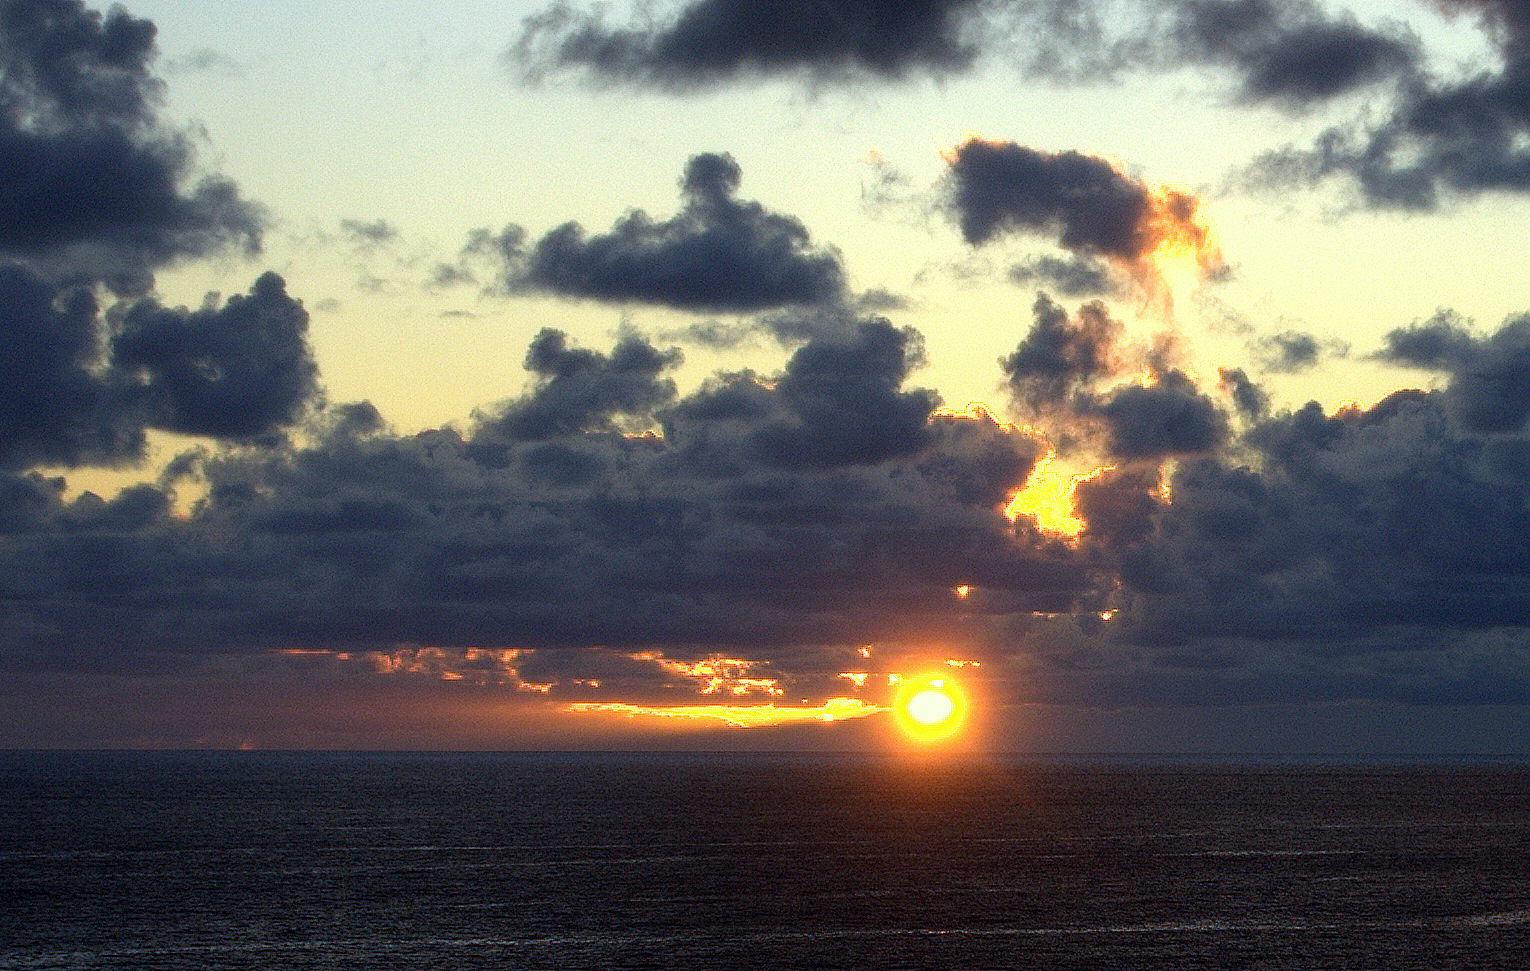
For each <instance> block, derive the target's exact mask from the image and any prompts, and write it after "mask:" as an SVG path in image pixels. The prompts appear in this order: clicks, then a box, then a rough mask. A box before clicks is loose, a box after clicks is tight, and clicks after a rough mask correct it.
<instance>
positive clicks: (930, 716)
mask: <svg viewBox="0 0 1530 971" xmlns="http://www.w3.org/2000/svg"><path fill="white" fill-rule="evenodd" d="M893 713H894V714H895V715H896V716H897V719H898V725H899V727H900V728H902V729H903V731H904V733H905V734H907V735H908V736H909V737H911V738H913V739H915V740H918V741H921V742H933V741H938V740H940V739H945V738H950V737H951V736H953V735H955V734H956V733H957V732H958V731H960V730H961V727H962V721H963V719H964V717H965V715H966V713H967V700H966V696H965V695H964V694H963V693H962V690H961V688H960V687H959V686H957V684H956V683H955V682H954V681H951V680H950V679H949V678H945V677H940V676H930V677H922V678H909V679H905V680H901V681H900V684H899V690H898V699H897V701H896V703H895V704H894V706H893Z"/></svg>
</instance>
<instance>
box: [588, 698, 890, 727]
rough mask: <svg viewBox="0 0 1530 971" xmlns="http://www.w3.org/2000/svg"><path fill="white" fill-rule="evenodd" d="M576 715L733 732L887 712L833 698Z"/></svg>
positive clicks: (609, 708) (600, 708)
mask: <svg viewBox="0 0 1530 971" xmlns="http://www.w3.org/2000/svg"><path fill="white" fill-rule="evenodd" d="M563 710H564V711H566V712H570V713H574V714H588V713H592V712H593V713H604V714H615V715H624V716H626V717H628V718H633V719H637V718H656V719H662V720H673V721H683V722H690V723H693V724H697V725H715V724H722V725H725V726H727V727H729V728H762V727H766V726H770V725H783V724H787V723H789V722H804V721H818V722H837V721H844V720H846V719H850V718H865V717H866V716H867V715H875V714H877V713H878V712H882V711H886V710H887V709H886V708H883V707H880V706H878V705H870V704H867V703H866V702H864V701H861V700H860V699H858V698H830V699H828V700H827V701H825V702H824V703H823V704H821V705H808V706H803V707H790V706H782V705H775V704H768V705H675V706H673V707H667V708H660V707H654V706H650V705H630V704H624V703H621V702H580V703H578V704H573V705H569V706H568V707H566V708H564V709H563Z"/></svg>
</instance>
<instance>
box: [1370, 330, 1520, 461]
mask: <svg viewBox="0 0 1530 971" xmlns="http://www.w3.org/2000/svg"><path fill="white" fill-rule="evenodd" d="M1378 356H1379V357H1380V358H1381V359H1383V360H1390V361H1394V362H1396V363H1399V364H1407V365H1411V366H1414V367H1421V368H1427V369H1430V370H1438V371H1443V372H1445V373H1447V374H1449V375H1450V383H1449V384H1448V385H1447V386H1446V389H1445V399H1446V400H1447V401H1448V402H1449V406H1450V408H1451V411H1452V413H1453V414H1454V415H1455V416H1456V417H1457V418H1458V419H1459V420H1460V421H1461V422H1462V424H1464V425H1465V426H1466V427H1467V428H1468V429H1470V430H1472V431H1475V432H1514V433H1518V432H1522V431H1523V430H1524V426H1525V419H1526V418H1527V417H1530V315H1519V316H1515V317H1511V318H1509V319H1508V320H1507V321H1505V322H1504V324H1503V326H1502V327H1500V328H1499V329H1498V330H1497V331H1496V332H1494V333H1493V334H1491V335H1489V336H1487V337H1483V338H1478V337H1475V336H1474V335H1473V334H1472V333H1471V332H1470V331H1469V330H1467V329H1466V327H1465V324H1464V322H1463V321H1461V320H1460V319H1459V318H1457V317H1455V316H1454V315H1452V314H1449V313H1441V314H1438V315H1436V316H1435V317H1433V318H1431V319H1430V320H1428V321H1426V322H1424V323H1422V324H1416V325H1414V326H1411V327H1405V328H1399V329H1398V330H1394V331H1392V332H1391V333H1390V334H1388V335H1387V337H1386V347H1385V348H1384V349H1383V350H1382V352H1381V353H1380V354H1379V355H1378Z"/></svg>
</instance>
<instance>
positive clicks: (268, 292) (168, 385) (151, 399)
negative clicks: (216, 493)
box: [111, 272, 319, 439]
mask: <svg viewBox="0 0 1530 971" xmlns="http://www.w3.org/2000/svg"><path fill="white" fill-rule="evenodd" d="M114 331H115V332H114V333H113V335H112V338H111V363H112V366H113V368H115V369H116V370H117V371H119V372H120V373H121V374H122V376H123V380H124V381H125V382H126V389H125V395H126V400H127V402H128V404H129V405H130V406H132V407H136V408H141V409H142V410H143V414H144V417H145V421H146V423H147V424H148V425H149V426H150V427H153V428H163V429H166V430H168V431H175V432H180V433H182V434H186V435H208V436H212V437H214V438H230V439H236V438H237V439H249V438H255V437H258V436H261V435H266V434H270V433H271V432H274V431H276V430H278V429H280V428H282V427H284V426H288V425H291V424H294V423H295V422H296V421H297V419H298V418H299V416H300V415H301V414H302V411H303V409H304V408H305V407H306V406H307V405H308V404H309V403H310V401H311V400H312V399H313V398H314V397H315V395H317V393H318V377H319V368H318V365H317V364H316V363H315V362H314V359H313V353H312V351H311V350H310V348H309V346H308V340H307V337H308V312H307V311H306V310H304V309H303V305H302V303H301V302H300V301H298V300H295V299H293V298H292V297H289V296H288V295H287V290H286V282H285V281H284V280H282V278H281V277H279V276H277V275H276V274H275V273H270V272H267V273H264V274H262V275H261V277H260V278H259V279H257V280H256V281H255V285H254V286H253V287H252V288H251V290H250V293H249V295H248V296H238V295H236V296H233V297H230V298H229V299H228V302H227V303H226V304H224V306H222V307H216V306H204V307H202V308H200V309H198V310H189V311H188V310H185V309H170V308H166V307H162V306H160V305H159V304H158V303H156V302H154V301H152V300H143V301H139V302H138V303H136V304H134V305H132V306H130V307H128V308H127V309H126V310H125V311H124V312H123V313H122V315H121V318H120V320H118V321H117V322H116V325H115V327H114Z"/></svg>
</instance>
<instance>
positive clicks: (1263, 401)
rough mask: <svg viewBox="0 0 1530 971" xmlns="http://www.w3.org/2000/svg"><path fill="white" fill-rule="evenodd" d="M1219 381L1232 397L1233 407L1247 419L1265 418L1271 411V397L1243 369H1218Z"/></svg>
mask: <svg viewBox="0 0 1530 971" xmlns="http://www.w3.org/2000/svg"><path fill="white" fill-rule="evenodd" d="M1217 379H1218V381H1219V382H1220V383H1221V385H1222V388H1223V390H1225V391H1226V392H1227V393H1228V394H1230V395H1231V396H1232V399H1233V405H1234V407H1236V408H1237V410H1238V413H1239V414H1241V415H1243V416H1244V417H1245V418H1263V417H1264V416H1265V415H1266V414H1267V413H1268V412H1269V410H1270V396H1269V393H1268V392H1266V391H1265V390H1264V389H1263V388H1261V387H1260V386H1259V385H1258V384H1256V383H1255V382H1254V381H1253V379H1251V378H1250V377H1249V376H1248V374H1247V372H1245V371H1244V370H1243V369H1242V368H1218V369H1217Z"/></svg>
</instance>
